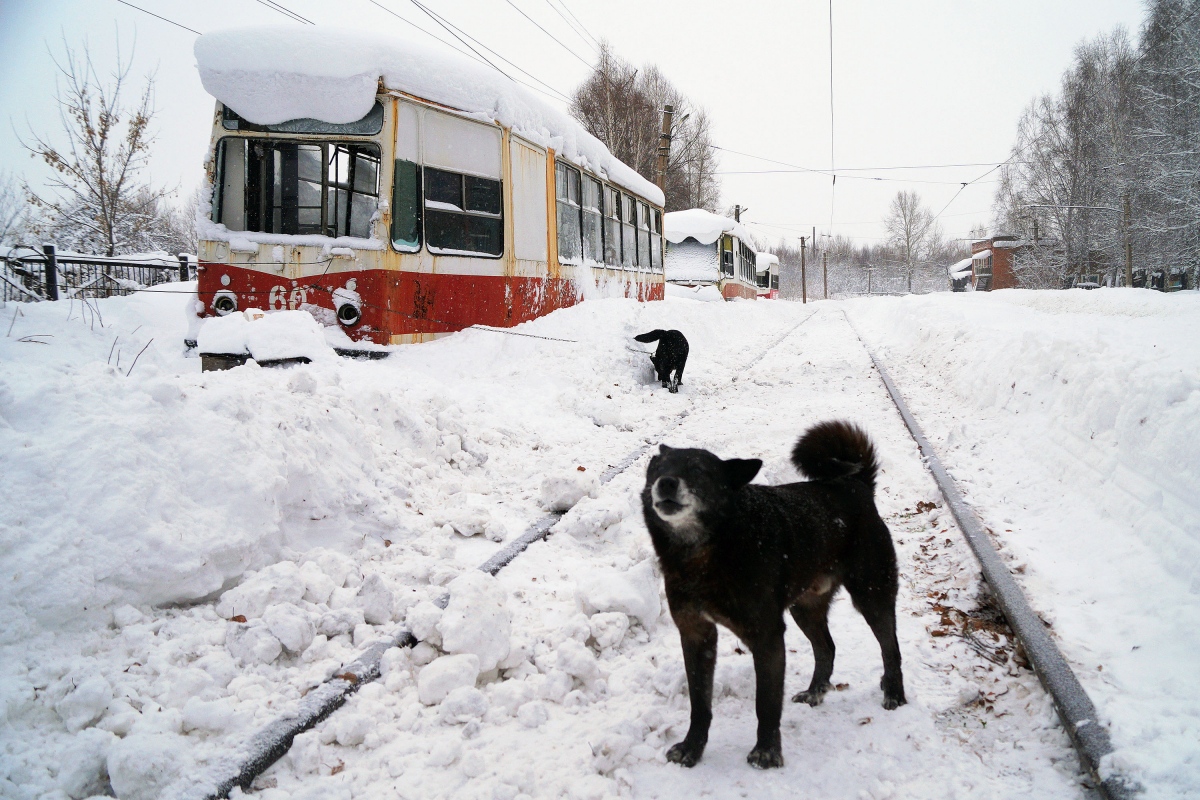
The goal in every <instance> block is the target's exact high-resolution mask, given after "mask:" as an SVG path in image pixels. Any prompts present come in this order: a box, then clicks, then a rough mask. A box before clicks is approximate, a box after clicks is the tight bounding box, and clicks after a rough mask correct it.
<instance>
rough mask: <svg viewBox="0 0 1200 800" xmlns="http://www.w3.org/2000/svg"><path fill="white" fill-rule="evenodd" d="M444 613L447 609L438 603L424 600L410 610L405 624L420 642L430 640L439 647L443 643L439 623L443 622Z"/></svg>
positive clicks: (405, 618) (429, 641)
mask: <svg viewBox="0 0 1200 800" xmlns="http://www.w3.org/2000/svg"><path fill="white" fill-rule="evenodd" d="M444 613H445V611H444V610H443V609H441V608H438V607H437V605H435V604H433V603H431V602H429V601H428V600H422V601H421V602H419V603H417V604H416V605H415V606H413V607H412V608H410V609H409V610H408V614H407V615H406V616H405V617H404V624H405V625H407V626H408V630H409V632H410V633H411V634H412V635H413V636H415V637H416V639H417V641H418V642H428V643H429V644H431V645H434V646H435V647H437V646H440V645H441V644H442V632H441V631H439V630H438V623H439V622H441V619H442V614H444Z"/></svg>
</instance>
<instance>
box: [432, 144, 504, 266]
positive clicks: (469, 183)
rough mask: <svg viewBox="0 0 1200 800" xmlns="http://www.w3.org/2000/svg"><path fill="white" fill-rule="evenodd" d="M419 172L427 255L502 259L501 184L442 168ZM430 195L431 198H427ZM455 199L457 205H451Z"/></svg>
mask: <svg viewBox="0 0 1200 800" xmlns="http://www.w3.org/2000/svg"><path fill="white" fill-rule="evenodd" d="M421 170H422V176H421V184H422V194H421V197H422V202H421V205H422V216H423V217H424V226H423V227H424V238H425V247H426V248H427V249H428V250H429V252H430V253H432V254H433V255H440V256H463V257H466V258H502V257H503V256H504V184H503V182H502V181H499V180H496V179H495V178H487V177H483V176H479V175H472V174H470V173H466V172H458V171H455V170H449V169H443V168H442V167H432V166H428V165H425V166H423V167H422V168H421ZM431 193H433V194H434V195H435V196H433V197H431V196H430V194H431ZM455 199H457V201H458V202H457V203H456V202H452V201H453V200H455ZM480 245H483V246H484V247H481V246H480ZM488 245H490V246H488ZM484 248H486V249H484Z"/></svg>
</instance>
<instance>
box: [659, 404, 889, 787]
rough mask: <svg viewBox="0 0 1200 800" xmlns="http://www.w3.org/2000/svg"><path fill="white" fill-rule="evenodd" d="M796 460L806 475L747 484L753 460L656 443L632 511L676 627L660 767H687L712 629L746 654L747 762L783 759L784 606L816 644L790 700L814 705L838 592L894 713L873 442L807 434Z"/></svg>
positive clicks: (828, 668) (705, 696)
mask: <svg viewBox="0 0 1200 800" xmlns="http://www.w3.org/2000/svg"><path fill="white" fill-rule="evenodd" d="M792 462H793V463H794V464H795V465H796V468H797V469H799V470H800V471H801V472H802V473H803V474H804V475H806V476H807V477H808V478H810V479H811V480H809V481H807V482H802V483H790V484H786V485H783V486H761V485H753V484H751V483H750V481H751V480H752V479H753V478H754V476H755V475H756V474H757V473H758V470H759V468H760V467H761V466H762V461H760V460H758V459H737V458H735V459H729V460H728V461H723V460H721V459H720V458H718V457H717V456H715V455H714V454H712V453H710V452H708V451H707V450H680V449H673V448H670V447H667V446H666V445H662V446H661V450H660V452H659V454H658V455H656V456H655V457H654V458H653V459H652V460H651V461H650V465H649V467H648V468H647V470H646V487H645V489H644V490H643V491H642V510H643V513H644V514H645V518H646V527H647V528H649V530H650V537H651V539H652V540H653V542H654V549H655V551H656V552H657V553H658V559H659V564H660V565H661V567H662V573H663V579H664V581H665V583H666V589H667V602H668V603H669V604H670V607H671V616H672V617H673V618H674V620H675V624H676V626H677V627H678V628H679V637H680V640H681V641H682V644H683V662H684V667H685V669H686V671H687V680H688V694H689V696H690V698H691V703H692V718H691V727H690V728H689V729H688V732H687V736H686V737H685V738H684V740H683V741H682V742H680V743H678V744H676V745H675V746H674V747H672V748H671V749H670V750H668V751H667V759H668V760H670V761H675V762H678V763H680V764H683V765H684V766H688V767H690V766H692V765H694V764H695V763H696V762H697V761H699V760H700V756H701V755H703V754H704V746H705V745H706V744H707V743H708V727H709V724H710V723H711V722H712V689H713V669H714V667H715V666H716V661H717V625H716V624H717V623H720V624H721V625H724V626H725V627H727V628H729V629H730V630H731V631H733V633H734V634H736V635H737V636H738V638H739V639H741V640H742V642H744V643H745V644H746V646H747V647H748V648H749V649H750V652H751V653H752V654H753V656H754V672H755V678H756V684H757V689H756V694H755V710H756V711H757V713H758V741H757V743H756V744H755V745H754V749H753V750H751V751H750V754H749V756H747V760H748V761H749V762H750V763H751V764H752V765H753V766H756V767H762V768H767V767H779V766H782V765H783V752H782V749H781V745H780V738H779V720H780V717H781V715H782V713H783V680H784V669H785V660H786V650H785V649H784V642H783V634H784V629H785V623H784V616H783V612H784V610H787V611H790V612H791V615H792V618H793V619H795V620H796V624H797V625H799V626H800V630H802V631H803V632H804V635H805V636H807V637H808V640H809V641H810V642H812V647H813V653H814V655H815V657H816V665H815V667H814V669H813V676H812V682H811V683H810V684H809V687H808V689H807V690H806V691H803V692H800V693H799V694H797V695H796V696H795V697H793V698H792V700H793V701H795V702H805V703H808V704H810V705H814V706H815V705H817V704H819V703H820V702H821V699H822V698H823V697H824V695H825V693H826V692H827V691H828V690H829V689H830V683H829V677H830V675H831V674H832V673H833V654H834V645H833V639H832V637H830V635H829V624H828V621H827V616H828V612H829V604H830V601H832V600H833V595H834V593H835V592H836V591H837V590H838V587H840V586H845V587H846V590H847V591H848V592H849V593H850V599H851V600H852V601H853V602H854V607H855V608H857V609H858V611H859V613H861V614H862V615H863V617H864V618H865V619H866V621H867V624H868V625H870V627H871V630H872V632H874V634H875V638H876V639H878V640H879V646H880V648H881V650H882V651H883V680H882V682H881V685H882V688H883V707H884V708H886V709H893V708H896V707H897V706H900V705H902V704H903V703H904V702H905V699H904V679H903V677H902V675H901V672H900V647H899V645H898V643H897V641H896V589H897V573H896V551H895V548H894V547H893V545H892V536H891V533H890V532H889V531H888V528H887V525H886V524H885V523H884V521H883V519H882V518H881V517H880V516H879V512H878V511H877V510H876V508H875V473H876V472H877V471H878V466H877V463H876V460H875V448H874V446H873V445H872V444H871V441H870V439H868V438H867V435H866V434H865V433H864V432H863V431H862V430H861V429H859V428H857V427H855V426H854V425H851V424H849V423H846V422H823V423H821V424H819V425H816V426H814V427H812V428H810V429H809V430H808V432H807V433H805V434H804V436H802V437H801V438H800V441H799V442H797V443H796V447H795V448H794V449H793V451H792Z"/></svg>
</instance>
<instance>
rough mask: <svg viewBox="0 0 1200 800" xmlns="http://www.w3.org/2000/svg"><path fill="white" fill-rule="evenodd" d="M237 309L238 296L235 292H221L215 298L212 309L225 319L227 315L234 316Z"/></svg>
mask: <svg viewBox="0 0 1200 800" xmlns="http://www.w3.org/2000/svg"><path fill="white" fill-rule="evenodd" d="M237 307H238V302H237V295H236V294H234V293H233V292H228V291H220V292H217V294H216V296H215V297H213V301H212V309H213V311H215V312H217V314H218V315H219V316H222V317H223V316H225V315H226V314H232V313H233V312H234V311H237Z"/></svg>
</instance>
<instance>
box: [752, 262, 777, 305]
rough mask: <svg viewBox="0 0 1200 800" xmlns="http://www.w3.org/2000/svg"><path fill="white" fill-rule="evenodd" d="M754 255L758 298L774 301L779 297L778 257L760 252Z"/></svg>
mask: <svg viewBox="0 0 1200 800" xmlns="http://www.w3.org/2000/svg"><path fill="white" fill-rule="evenodd" d="M754 255H755V263H756V264H757V265H758V269H757V273H758V296H759V297H760V298H762V299H764V300H774V299H776V298H777V297H779V256H777V255H775V254H774V253H766V252H763V251H761V250H760V251H759V252H757V253H755V254H754Z"/></svg>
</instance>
